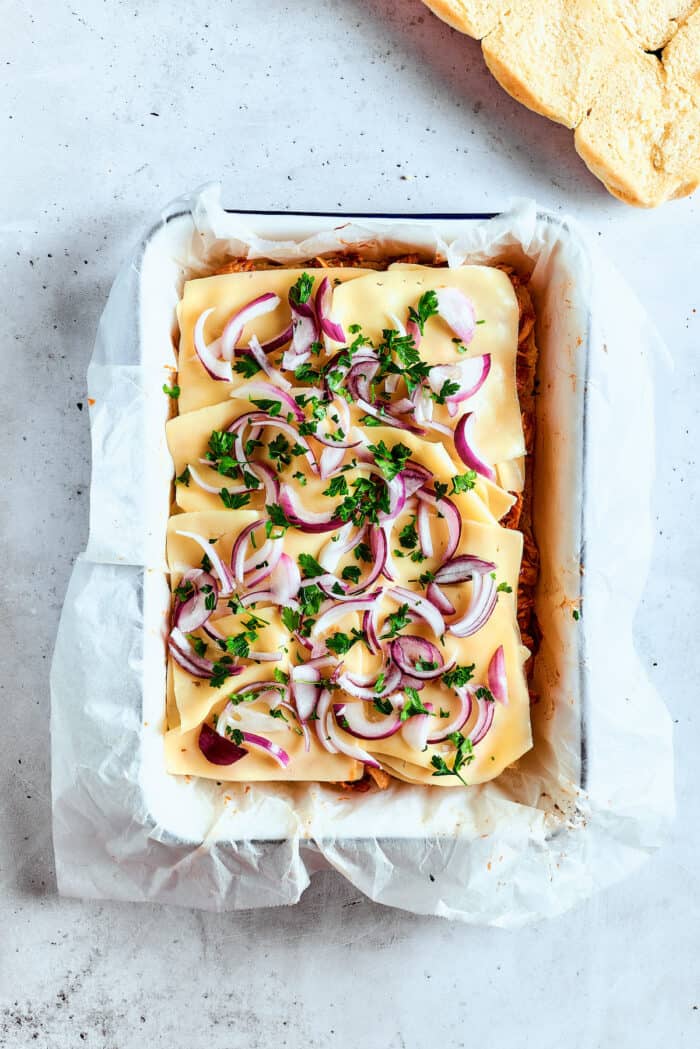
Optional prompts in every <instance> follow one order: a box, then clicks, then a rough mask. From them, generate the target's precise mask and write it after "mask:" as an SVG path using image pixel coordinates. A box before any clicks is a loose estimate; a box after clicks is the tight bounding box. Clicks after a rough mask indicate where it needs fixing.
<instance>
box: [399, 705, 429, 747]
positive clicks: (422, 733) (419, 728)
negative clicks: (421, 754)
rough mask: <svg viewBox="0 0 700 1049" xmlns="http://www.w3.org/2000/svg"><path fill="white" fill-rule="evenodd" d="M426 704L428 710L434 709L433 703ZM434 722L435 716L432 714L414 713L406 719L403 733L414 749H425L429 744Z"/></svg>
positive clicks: (402, 729)
mask: <svg viewBox="0 0 700 1049" xmlns="http://www.w3.org/2000/svg"><path fill="white" fill-rule="evenodd" d="M424 705H425V709H426V710H430V711H432V709H433V705H432V703H426V704H424ZM433 723H434V718H433V715H432V714H414V715H413V716H412V717H410V718H408V720H407V721H404V723H403V726H402V728H401V735H402V736H403V738H404V740H405V741H406V743H407V744H408V745H409V747H412V748H413V749H414V750H418V751H424V750H425V749H426V748H427V746H428V736H429V735H430V729H431V728H432V726H433Z"/></svg>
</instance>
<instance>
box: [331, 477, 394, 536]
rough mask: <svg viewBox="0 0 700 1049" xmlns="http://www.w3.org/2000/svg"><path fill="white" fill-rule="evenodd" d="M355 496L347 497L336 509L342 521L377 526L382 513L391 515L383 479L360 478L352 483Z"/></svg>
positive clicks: (387, 493)
mask: <svg viewBox="0 0 700 1049" xmlns="http://www.w3.org/2000/svg"><path fill="white" fill-rule="evenodd" d="M352 488H353V494H352V495H346V496H345V499H344V500H343V502H342V503H340V504H339V505H338V506H337V507H336V513H337V515H338V517H340V519H341V521H352V522H353V524H356V525H358V526H360V525H363V524H365V523H366V522H367V521H369V522H371V523H372V524H377V523H378V521H379V514H380V513H389V492H388V490H387V486H386V485H385V484H384V482H383V480H382V479H381V477H379V476H377V474H372V475H371V476H370V477H358V478H357V480H355V481H353V482H352Z"/></svg>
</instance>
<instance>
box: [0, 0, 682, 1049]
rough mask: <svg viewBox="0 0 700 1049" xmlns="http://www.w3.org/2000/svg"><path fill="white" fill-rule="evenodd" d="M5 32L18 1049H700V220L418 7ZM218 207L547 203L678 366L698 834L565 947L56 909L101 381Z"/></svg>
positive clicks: (674, 383) (255, 920) (11, 851)
mask: <svg viewBox="0 0 700 1049" xmlns="http://www.w3.org/2000/svg"><path fill="white" fill-rule="evenodd" d="M3 30H4V32H3V37H4V40H3V43H4V45H5V46H4V48H3V51H4V55H3V64H2V67H1V68H2V73H1V74H0V75H1V76H2V79H3V90H2V98H3V107H6V112H5V113H3V114H2V121H3V138H2V142H3V161H4V163H3V164H2V165H0V201H1V202H2V203H1V204H0V209H1V212H2V214H1V220H0V236H1V238H2V254H1V257H0V272H1V280H0V303H1V306H0V309H1V313H2V317H3V322H4V323H3V339H2V361H3V367H2V374H3V382H2V388H1V391H0V419H1V420H2V422H1V423H0V430H1V432H2V433H3V438H4V450H5V455H4V468H3V474H4V476H5V478H6V480H5V483H4V485H3V490H2V497H1V500H0V514H1V515H2V534H3V537H4V544H5V549H6V550H8V551H9V556H7V557H6V563H5V571H4V585H3V588H2V589H3V595H2V630H3V638H4V650H5V658H4V659H3V661H2V696H1V699H0V702H1V703H2V708H3V717H2V724H3V726H4V729H5V731H4V733H3V736H2V740H1V741H0V930H2V931H1V932H0V1046H2V1047H8V1049H20V1047H21V1049H23V1047H25V1046H34V1045H37V1046H46V1047H52V1049H74V1047H77V1046H82V1045H86V1046H104V1047H114V1049H136V1047H140V1046H142V1045H143V1044H150V1045H153V1046H163V1047H165V1046H167V1047H168V1049H171V1047H179V1046H182V1047H183V1049H199V1047H205V1046H206V1047H207V1049H257V1047H265V1049H267V1047H268V1046H270V1045H272V1044H274V1045H280V1046H289V1047H290V1049H301V1047H303V1049H313V1047H321V1046H323V1047H326V1046H339V1047H341V1049H345V1047H349V1046H351V1045H355V1044H360V1045H363V1046H365V1047H367V1049H398V1047H407V1049H419V1047H420V1049H422V1047H423V1046H425V1045H431V1044H450V1045H453V1046H456V1047H459V1046H472V1045H484V1044H487V1045H490V1046H494V1047H495V1049H500V1047H506V1046H507V1047H510V1046H517V1047H526V1046H533V1047H536V1049H562V1047H564V1046H567V1047H572V1049H579V1047H581V1049H584V1047H585V1049H589V1047H601V1049H602V1047H604V1049H608V1047H610V1049H612V1047H615V1049H627V1047H634V1049H651V1047H656V1046H657V1045H658V1044H660V1043H661V1042H663V1043H664V1044H667V1045H670V1046H672V1047H673V1049H685V1047H691V1046H696V1045H698V1044H700V986H699V977H700V956H699V953H698V932H699V931H700V905H699V904H698V892H697V870H698V866H699V864H700V848H699V845H700V836H699V834H698V816H697V802H698V789H697V756H696V755H697V746H698V731H699V722H700V719H699V717H698V713H697V681H698V674H699V672H700V660H699V655H698V652H699V646H698V645H697V643H695V635H696V626H695V623H696V620H697V614H698V611H700V602H699V601H698V569H699V568H700V558H699V556H698V542H697V538H696V535H697V524H696V522H697V519H698V510H699V509H700V507H699V506H698V483H697V468H696V447H697V440H698V434H699V433H700V425H699V424H700V420H699V419H698V396H699V394H700V383H699V382H698V350H699V349H700V345H699V343H700V335H699V333H700V318H699V316H698V314H697V312H696V308H697V307H698V306H699V305H700V303H699V301H698V271H699V270H700V236H699V227H698V210H699V208H698V200H697V199H695V200H693V199H691V200H685V201H680V202H677V203H673V204H670V205H667V206H666V207H665V208H663V209H662V210H660V211H657V212H652V213H644V212H637V211H633V210H631V209H628V208H626V207H625V206H624V205H622V204H619V203H617V202H616V201H614V200H613V199H611V198H610V197H609V196H608V195H607V194H606V193H605V191H604V190H603V189H602V187H601V186H600V185H599V184H598V182H597V181H596V180H595V179H594V178H593V177H592V176H590V175H589V174H588V172H587V170H586V169H585V167H584V166H583V164H582V163H581V162H580V161H579V160H578V158H577V157H576V155H575V153H574V150H573V146H572V139H571V135H570V134H569V132H567V131H566V130H564V129H563V128H559V127H555V126H553V125H552V124H549V123H548V122H546V121H544V120H542V119H540V118H538V117H535V116H533V115H532V114H529V113H527V112H526V111H525V110H523V109H522V108H520V107H519V106H517V105H516V104H515V103H514V102H512V101H511V100H510V99H509V98H508V97H507V96H505V95H504V94H503V93H502V92H501V91H500V89H498V87H497V86H496V85H495V84H494V83H493V82H492V80H491V79H490V77H489V76H488V74H487V73H486V70H485V68H484V66H483V62H482V60H481V55H480V51H479V48H478V46H477V45H476V44H475V43H474V42H473V41H470V40H466V39H464V38H461V37H459V36H458V35H457V34H455V33H453V32H452V31H451V30H449V29H448V28H447V27H446V26H444V25H442V24H441V23H439V22H438V21H437V20H435V19H434V18H433V17H432V16H431V15H430V14H429V12H428V11H427V10H425V9H424V8H423V7H422V6H421V4H420V3H419V2H418V0H377V2H372V0H326V2H325V3H323V2H320V0H317V2H314V0H297V2H295V3H289V2H286V3H285V2H282V0H267V2H266V3H261V2H260V0H258V2H253V0H239V2H238V3H223V2H220V0H208V2H203V0H191V2H190V3H189V4H186V5H185V4H173V3H166V2H164V0H150V2H149V3H146V4H143V3H137V2H136V0H122V2H118V0H114V2H111V3H107V2H104V3H103V2H99V0H73V2H71V3H65V2H63V0H32V2H31V3H27V2H26V0H8V2H7V3H6V5H5V8H4V17H3ZM211 178H220V179H221V180H222V181H223V184H224V197H225V201H226V202H227V203H228V204H229V205H231V206H236V205H238V206H243V207H259V208H296V209H300V210H303V209H311V210H329V209H333V208H336V207H337V208H341V209H342V208H345V209H356V210H379V211H381V210H396V211H402V210H407V211H410V210H413V209H415V210H418V211H427V210H431V209H432V210H497V209H499V208H500V207H502V206H503V205H504V204H506V203H507V202H508V200H509V199H510V198H511V197H512V196H514V195H516V196H522V195H529V196H534V197H536V198H537V199H538V200H539V201H540V202H541V203H542V204H544V205H547V206H549V207H552V208H554V209H555V210H557V211H561V212H566V211H570V212H573V213H574V214H575V215H577V216H578V217H579V218H581V219H583V220H584V221H586V222H587V223H588V225H589V227H590V228H591V229H593V230H594V231H595V232H596V233H597V235H598V236H599V237H600V241H601V244H602V245H603V247H604V248H605V249H606V250H607V251H608V253H609V254H610V255H611V256H612V258H613V259H614V260H616V261H617V263H618V264H619V265H620V266H621V267H623V268H624V269H625V270H626V271H627V273H628V274H629V278H630V281H631V282H632V284H633V286H634V287H635V288H636V290H637V292H638V294H639V295H640V297H641V298H642V299H643V300H644V301H645V302H646V303H647V304H648V307H649V310H650V312H651V314H652V316H653V317H654V318H655V319H656V321H657V323H658V326H659V328H660V329H661V331H662V332H663V334H664V336H665V338H666V339H667V341H668V345H669V347H670V349H671V352H672V354H673V358H674V361H675V366H674V369H673V371H668V372H665V373H663V374H662V376H661V379H660V383H659V389H658V403H657V412H658V432H659V438H658V474H657V481H656V485H655V492H656V499H655V505H654V519H655V523H656V545H655V567H654V572H653V574H652V577H651V578H650V580H649V583H648V587H647V591H646V599H645V601H644V604H643V606H642V608H641V609H640V611H639V616H638V621H637V640H638V645H639V650H640V652H641V654H642V657H643V659H644V661H645V663H646V664H647V665H648V667H649V672H650V674H651V675H652V677H653V679H654V680H655V682H656V683H657V684H658V686H659V688H660V689H661V690H662V691H663V693H664V695H665V696H666V699H667V702H668V704H669V706H670V707H671V710H672V712H673V717H674V720H675V723H676V744H677V759H678V769H677V787H678V801H679V817H678V821H677V824H676V826H675V829H674V831H673V833H672V835H671V837H670V839H669V841H668V843H667V844H666V846H665V848H664V849H663V850H662V851H661V852H660V853H658V854H657V855H655V856H653V857H652V859H651V860H650V862H649V863H648V864H647V865H646V866H645V867H644V868H643V870H642V871H641V872H640V873H639V874H638V875H637V876H636V877H634V878H633V879H632V880H630V881H628V882H627V883H625V884H623V885H620V886H619V887H617V888H615V889H613V890H612V891H610V892H608V893H607V894H605V895H604V896H602V897H599V898H597V899H594V900H592V901H590V902H589V903H587V904H585V905H583V906H581V907H579V908H578V909H577V910H576V911H575V912H573V913H571V914H569V915H567V916H565V917H564V918H562V919H560V920H558V921H555V922H552V923H548V924H543V925H540V926H538V927H534V928H530V929H528V930H525V931H522V932H518V933H515V934H506V933H502V932H498V931H493V930H479V929H470V928H464V927H460V926H458V925H450V924H448V923H446V922H444V921H441V920H437V919H426V918H416V917H412V916H410V915H406V914H402V913H398V912H392V911H388V910H385V909H382V908H379V907H376V906H374V905H372V904H370V903H368V902H366V901H365V900H364V899H361V898H359V897H358V895H357V893H356V892H354V891H352V890H351V889H349V888H348V887H346V886H344V885H343V884H342V883H340V882H338V881H337V880H336V879H335V878H334V877H332V876H330V875H322V876H320V877H319V878H318V879H317V880H315V881H314V883H313V885H312V887H311V889H310V890H309V892H308V893H307V895H306V897H305V898H304V900H303V902H302V903H301V904H300V905H299V906H298V907H296V908H293V909H288V910H282V911H263V912H250V913H246V914H239V915H234V914H232V915H228V916H224V917H216V916H214V915H210V914H199V913H189V912H184V911H179V910H174V909H167V908H161V907H156V906H138V907H136V906H125V905H116V904H96V903H81V902H76V901H67V900H59V899H58V898H57V897H56V895H55V887H54V877H53V871H52V858H51V844H50V830H49V798H48V731H47V718H48V680H47V679H48V666H49V659H50V654H51V649H52V645H53V639H54V633H55V629H56V623H57V618H58V614H59V609H60V604H61V601H62V598H63V594H64V591H65V586H66V582H67V579H68V574H69V571H70V567H71V563H72V561H73V559H74V557H75V555H76V554H77V552H78V551H79V550H80V549H81V548H82V546H83V545H84V542H85V537H86V531H87V490H86V489H87V484H88V478H89V447H88V425H87V416H86V412H85V411H82V410H81V408H82V406H83V404H84V402H85V379H84V376H85V368H86V364H87V361H88V357H89V354H90V350H91V342H92V339H93V335H94V331H95V326H96V323H97V320H98V317H99V314H100V311H101V309H102V307H103V305H104V301H105V297H106V294H107V291H108V288H109V285H110V282H111V280H112V277H113V275H114V273H115V270H116V267H117V265H118V263H119V260H120V258H121V257H122V256H123V254H124V253H125V251H126V250H127V248H128V247H129V245H130V244H131V243H132V241H133V240H134V238H135V237H136V235H137V234H138V232H139V230H140V229H141V228H142V227H143V225H144V223H146V222H147V221H148V219H149V217H150V216H151V215H152V214H153V211H154V209H157V208H158V207H159V206H160V205H161V204H163V203H164V202H166V201H167V200H168V199H169V198H170V197H172V196H174V195H175V194H177V193H178V192H180V191H182V190H183V189H188V188H192V187H194V186H196V185H197V184H199V183H201V182H203V181H205V180H208V179H211ZM623 424H624V422H623V421H622V420H621V425H623ZM621 483H624V481H623V479H621ZM648 760H649V762H650V764H652V763H653V761H654V754H653V752H651V753H649V755H648Z"/></svg>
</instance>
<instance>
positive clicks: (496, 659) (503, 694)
mask: <svg viewBox="0 0 700 1049" xmlns="http://www.w3.org/2000/svg"><path fill="white" fill-rule="evenodd" d="M488 683H489V691H490V693H491V695H492V696H493V698H494V699H497V700H498V702H499V703H503V704H506V703H507V702H508V679H507V677H506V657H505V652H504V651H503V645H499V646H498V648H497V649H496V651H495V652H494V654H493V655H492V656H491V662H490V663H489V669H488Z"/></svg>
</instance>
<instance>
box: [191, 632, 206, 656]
mask: <svg viewBox="0 0 700 1049" xmlns="http://www.w3.org/2000/svg"><path fill="white" fill-rule="evenodd" d="M187 639H188V640H189V641H190V643H191V644H192V648H193V649H194V650H195V652H196V653H197V655H198V656H206V654H207V643H206V641H205V640H204V639H203V638H201V637H195V635H194V634H188V635H187Z"/></svg>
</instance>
